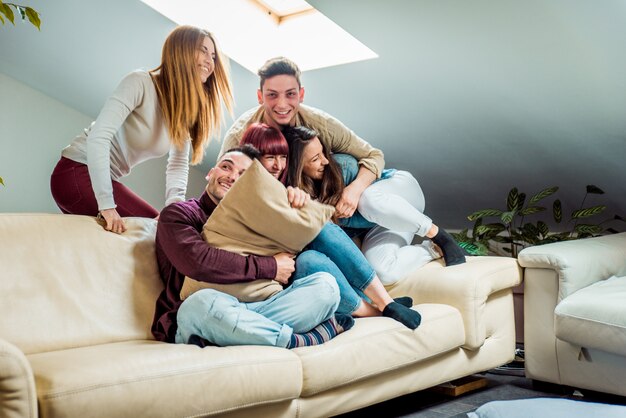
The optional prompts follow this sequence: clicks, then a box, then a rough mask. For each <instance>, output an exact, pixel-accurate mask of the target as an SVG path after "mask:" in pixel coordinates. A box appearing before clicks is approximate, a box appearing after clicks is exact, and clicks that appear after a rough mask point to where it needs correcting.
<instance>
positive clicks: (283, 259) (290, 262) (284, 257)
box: [274, 253, 296, 284]
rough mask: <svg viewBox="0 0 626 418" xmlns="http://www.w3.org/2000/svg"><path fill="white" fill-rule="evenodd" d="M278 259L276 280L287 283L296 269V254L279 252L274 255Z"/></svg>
mask: <svg viewBox="0 0 626 418" xmlns="http://www.w3.org/2000/svg"><path fill="white" fill-rule="evenodd" d="M274 259H275V260H276V277H274V280H276V281H277V282H278V283H281V284H287V283H288V282H289V278H290V277H291V273H293V272H294V271H295V270H296V261H295V254H290V253H278V254H276V255H275V256H274Z"/></svg>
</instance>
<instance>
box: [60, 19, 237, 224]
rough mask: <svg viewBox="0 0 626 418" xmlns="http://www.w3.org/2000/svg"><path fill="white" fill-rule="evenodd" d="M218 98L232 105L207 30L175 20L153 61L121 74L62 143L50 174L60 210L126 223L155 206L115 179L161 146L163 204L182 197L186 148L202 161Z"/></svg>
mask: <svg viewBox="0 0 626 418" xmlns="http://www.w3.org/2000/svg"><path fill="white" fill-rule="evenodd" d="M222 103H224V105H225V106H226V109H227V110H228V111H229V112H231V113H232V104H233V96H232V87H231V84H230V78H229V74H228V66H227V64H226V62H225V61H224V59H223V56H222V55H221V54H220V51H219V50H218V49H217V45H216V43H215V38H214V36H213V35H212V34H211V33H209V32H207V31H205V30H202V29H199V28H196V27H192V26H180V27H178V28H176V29H174V30H173V31H172V33H170V35H169V36H168V37H167V39H166V40H165V43H164V45H163V53H162V59H161V65H159V67H157V68H156V69H154V70H152V71H143V70H138V71H134V72H132V73H130V74H128V75H127V76H126V77H125V78H124V79H123V80H122V81H121V82H120V84H119V85H118V87H117V89H116V90H115V92H114V93H113V95H112V96H111V97H110V98H109V99H108V100H107V101H106V103H105V104H104V107H103V108H102V111H101V112H100V114H99V115H98V118H97V119H96V121H95V122H93V123H92V124H91V126H90V127H89V128H87V129H85V131H84V132H83V133H82V134H80V135H79V136H77V137H76V138H75V139H74V141H72V143H71V144H70V145H69V146H68V147H66V148H65V149H63V151H62V152H61V159H60V160H59V162H58V163H57V165H56V167H55V169H54V171H53V173H52V177H51V179H50V188H51V191H52V196H53V198H54V200H55V202H56V203H57V205H58V206H59V208H60V209H61V211H62V212H63V213H71V214H80V215H90V216H96V215H100V216H101V217H102V218H104V220H105V221H106V226H105V228H106V229H107V230H109V231H112V232H116V233H122V232H124V231H125V230H126V227H125V225H124V222H123V220H122V217H125V216H140V217H150V218H154V217H157V216H158V214H159V212H158V211H157V210H156V209H155V208H153V207H152V206H151V205H150V204H148V203H147V202H146V201H145V200H143V199H142V198H141V197H139V196H138V195H136V194H135V193H134V192H133V191H132V190H130V189H129V188H127V187H126V186H124V185H123V184H121V183H120V182H119V181H118V180H119V179H120V178H122V177H124V176H126V175H128V174H129V173H130V171H131V169H132V168H133V167H134V166H135V165H137V164H139V163H141V162H143V161H146V160H149V159H152V158H158V157H161V156H163V155H165V154H168V153H169V158H168V160H167V169H166V172H165V179H166V185H165V189H166V190H165V199H166V201H165V204H166V205H169V204H170V203H173V202H177V201H182V200H185V192H186V189H187V176H188V172H189V153H190V151H191V164H197V163H200V162H201V161H202V158H203V155H204V150H205V148H206V146H207V145H208V143H209V141H210V138H211V136H212V135H214V134H215V133H216V132H218V131H219V129H220V124H221V122H222V112H221V109H222Z"/></svg>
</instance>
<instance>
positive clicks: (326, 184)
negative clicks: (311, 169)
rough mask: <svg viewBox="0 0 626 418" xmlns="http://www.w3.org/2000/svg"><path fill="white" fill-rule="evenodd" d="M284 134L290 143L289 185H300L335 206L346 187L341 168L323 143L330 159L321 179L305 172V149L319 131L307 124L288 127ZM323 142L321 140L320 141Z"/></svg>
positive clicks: (323, 148) (323, 149)
mask: <svg viewBox="0 0 626 418" xmlns="http://www.w3.org/2000/svg"><path fill="white" fill-rule="evenodd" d="M283 135H284V136H285V139H287V143H288V144H289V165H288V172H287V185H288V186H292V187H299V188H300V189H302V190H304V191H305V192H307V193H308V194H310V195H311V197H313V198H314V199H317V200H318V201H320V202H322V203H326V204H327V205H332V206H335V205H336V204H337V202H338V201H339V199H340V198H341V193H342V192H343V189H344V187H345V186H344V184H343V176H342V174H341V168H340V167H339V164H337V163H336V162H335V160H334V158H332V157H331V156H330V152H329V151H328V149H327V148H326V146H324V144H323V143H322V152H323V153H324V157H326V159H327V160H328V165H327V166H326V167H325V168H324V175H323V176H322V179H321V180H313V179H312V178H311V177H309V176H307V175H306V174H304V150H305V148H306V147H307V145H309V144H310V143H311V140H313V138H315V137H316V136H317V132H315V131H314V130H313V129H309V128H307V127H306V126H293V127H286V128H285V129H284V130H283ZM320 143H321V141H320Z"/></svg>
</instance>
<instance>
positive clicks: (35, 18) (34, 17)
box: [22, 7, 41, 30]
mask: <svg viewBox="0 0 626 418" xmlns="http://www.w3.org/2000/svg"><path fill="white" fill-rule="evenodd" d="M24 13H26V17H27V18H28V20H29V21H30V23H32V24H33V26H35V27H36V28H37V30H41V19H40V18H39V13H37V11H36V10H35V9H33V8H31V7H26V9H25V11H24ZM23 18H24V15H22V19H23Z"/></svg>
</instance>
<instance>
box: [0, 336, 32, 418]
mask: <svg viewBox="0 0 626 418" xmlns="http://www.w3.org/2000/svg"><path fill="white" fill-rule="evenodd" d="M37 414H38V413H37V392H36V391H35V378H34V376H33V372H32V370H31V367H30V363H29V362H28V360H27V359H26V356H25V355H24V353H22V351H20V349H19V348H17V347H16V346H14V345H13V344H11V343H10V342H8V341H6V340H3V339H1V338H0V418H18V417H19V418H31V417H32V418H36V417H37Z"/></svg>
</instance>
